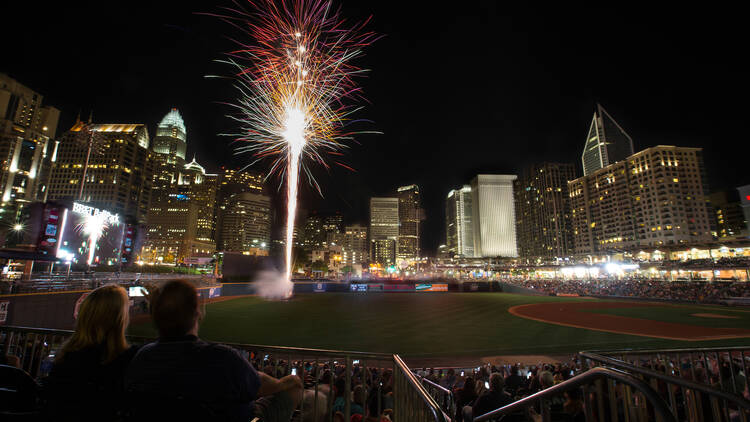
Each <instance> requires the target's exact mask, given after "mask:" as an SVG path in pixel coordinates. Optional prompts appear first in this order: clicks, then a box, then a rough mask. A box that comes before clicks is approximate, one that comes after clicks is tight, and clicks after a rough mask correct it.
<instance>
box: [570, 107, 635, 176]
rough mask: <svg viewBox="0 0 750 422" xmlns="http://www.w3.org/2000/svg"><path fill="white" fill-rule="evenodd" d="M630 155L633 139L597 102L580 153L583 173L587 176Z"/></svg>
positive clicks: (631, 153)
mask: <svg viewBox="0 0 750 422" xmlns="http://www.w3.org/2000/svg"><path fill="white" fill-rule="evenodd" d="M631 155H633V139H632V138H631V137H630V135H628V134H627V132H625V130H624V129H623V128H622V127H620V125H618V124H617V122H616V121H615V119H613V118H612V116H610V115H609V113H607V112H606V111H605V110H604V107H602V106H601V104H597V105H596V111H594V117H593V119H591V126H589V131H588V134H587V135H586V143H585V146H584V147H583V154H582V155H581V161H582V163H583V175H584V176H587V175H589V174H591V173H593V172H595V171H596V170H598V169H600V168H603V167H607V166H608V165H610V164H614V163H615V162H617V161H622V160H624V159H625V158H627V157H629V156H631Z"/></svg>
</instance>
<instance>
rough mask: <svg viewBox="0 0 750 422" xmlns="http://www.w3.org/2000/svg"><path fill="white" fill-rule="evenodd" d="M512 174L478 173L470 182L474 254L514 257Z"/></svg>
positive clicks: (514, 230)
mask: <svg viewBox="0 0 750 422" xmlns="http://www.w3.org/2000/svg"><path fill="white" fill-rule="evenodd" d="M514 180H516V176H515V175H504V174H480V175H477V177H475V178H474V179H473V180H472V181H471V195H472V196H471V202H472V222H473V224H472V225H473V227H474V255H475V256H478V257H516V256H518V252H517V250H516V218H515V209H514V205H513V181H514Z"/></svg>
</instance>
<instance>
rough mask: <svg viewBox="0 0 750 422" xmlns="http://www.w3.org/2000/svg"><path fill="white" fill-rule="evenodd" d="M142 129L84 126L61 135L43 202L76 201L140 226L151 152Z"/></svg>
mask: <svg viewBox="0 0 750 422" xmlns="http://www.w3.org/2000/svg"><path fill="white" fill-rule="evenodd" d="M148 148H149V137H148V130H146V126H145V125H143V124H84V123H83V122H81V121H78V122H76V124H75V125H74V126H73V127H72V128H71V129H70V130H69V131H68V132H66V133H65V134H64V135H63V137H62V139H61V141H60V143H59V146H58V149H57V154H56V155H55V156H54V160H53V161H54V163H53V169H52V174H51V177H50V182H49V194H48V195H47V199H49V200H69V199H73V200H77V201H79V202H83V203H86V204H88V205H90V206H93V207H96V208H101V209H107V210H110V211H111V212H114V213H116V214H119V215H120V216H123V217H127V218H133V219H135V220H136V221H137V222H138V223H139V224H144V223H145V222H146V215H147V214H148V209H149V204H150V201H151V190H152V185H153V174H154V163H153V155H152V154H153V152H152V151H150V150H149V149H148Z"/></svg>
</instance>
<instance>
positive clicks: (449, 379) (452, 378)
mask: <svg viewBox="0 0 750 422" xmlns="http://www.w3.org/2000/svg"><path fill="white" fill-rule="evenodd" d="M440 385H442V386H443V387H445V388H447V389H448V390H453V387H454V386H455V385H456V371H455V370H454V369H453V368H450V369H448V374H447V375H446V376H445V377H444V378H443V379H442V380H441V381H440Z"/></svg>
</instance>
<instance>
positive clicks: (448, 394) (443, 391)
mask: <svg viewBox="0 0 750 422" xmlns="http://www.w3.org/2000/svg"><path fill="white" fill-rule="evenodd" d="M415 375H416V374H415ZM416 377H417V378H419V379H420V380H421V381H422V386H423V387H424V388H425V390H426V391H427V393H428V394H429V395H430V396H431V397H432V398H433V399H434V400H435V402H436V403H438V404H439V405H440V408H441V409H443V410H444V411H445V412H446V413H447V414H448V415H455V414H456V400H455V399H454V397H453V392H452V391H451V390H449V389H447V388H445V387H443V386H442V385H439V384H436V383H434V382H432V381H430V380H428V379H427V378H425V377H422V376H419V375H416Z"/></svg>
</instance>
